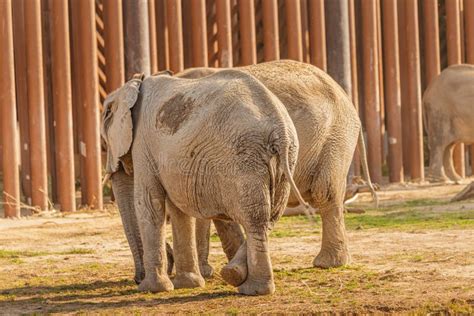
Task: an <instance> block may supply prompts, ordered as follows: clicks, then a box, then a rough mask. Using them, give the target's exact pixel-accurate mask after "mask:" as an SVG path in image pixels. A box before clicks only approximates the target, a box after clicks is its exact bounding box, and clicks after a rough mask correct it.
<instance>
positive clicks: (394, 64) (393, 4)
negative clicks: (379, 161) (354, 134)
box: [382, 0, 403, 182]
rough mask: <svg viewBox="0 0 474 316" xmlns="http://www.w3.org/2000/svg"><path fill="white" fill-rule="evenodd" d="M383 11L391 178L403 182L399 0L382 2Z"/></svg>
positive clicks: (392, 180)
mask: <svg viewBox="0 0 474 316" xmlns="http://www.w3.org/2000/svg"><path fill="white" fill-rule="evenodd" d="M382 11H383V53H384V55H385V58H384V71H385V89H386V90H385V105H386V111H387V132H388V165H389V181H390V182H403V152H402V117H401V95H400V64H399V56H398V14H397V0H384V1H383V2H382Z"/></svg>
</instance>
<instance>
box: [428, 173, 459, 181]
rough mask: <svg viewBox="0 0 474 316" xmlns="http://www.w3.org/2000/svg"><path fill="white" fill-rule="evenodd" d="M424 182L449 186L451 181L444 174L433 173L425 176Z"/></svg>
mask: <svg viewBox="0 0 474 316" xmlns="http://www.w3.org/2000/svg"><path fill="white" fill-rule="evenodd" d="M426 180H428V181H429V182H430V183H446V184H451V183H453V181H451V180H450V179H449V178H448V177H447V176H446V175H444V174H435V173H430V174H428V175H427V176H426Z"/></svg>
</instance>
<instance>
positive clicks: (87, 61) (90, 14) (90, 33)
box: [75, 0, 103, 209]
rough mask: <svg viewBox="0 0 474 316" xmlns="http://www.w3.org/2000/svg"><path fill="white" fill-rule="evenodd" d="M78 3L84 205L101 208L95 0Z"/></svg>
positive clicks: (81, 0)
mask: <svg viewBox="0 0 474 316" xmlns="http://www.w3.org/2000/svg"><path fill="white" fill-rule="evenodd" d="M75 1H78V5H79V12H78V16H79V21H80V29H79V31H80V34H79V45H80V46H79V49H80V56H81V58H82V63H83V64H84V65H87V67H83V69H82V71H81V74H82V78H81V79H82V80H81V82H80V86H81V99H82V107H81V111H82V112H83V113H82V115H83V116H82V123H83V124H82V127H83V129H84V134H83V136H84V144H83V146H82V152H81V154H82V156H84V159H85V174H86V179H85V180H86V185H87V195H86V201H87V205H89V206H90V207H92V208H97V209H102V205H103V203H102V179H101V162H100V160H101V153H100V136H99V90H98V76H97V68H98V64H97V40H96V31H95V8H94V6H95V1H94V0H80V1H79V0H75Z"/></svg>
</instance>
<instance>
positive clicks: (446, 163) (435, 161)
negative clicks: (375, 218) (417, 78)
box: [423, 65, 474, 182]
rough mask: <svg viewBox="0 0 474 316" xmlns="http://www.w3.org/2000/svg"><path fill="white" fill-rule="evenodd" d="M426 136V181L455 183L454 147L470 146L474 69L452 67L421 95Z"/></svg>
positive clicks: (473, 135) (473, 137)
mask: <svg viewBox="0 0 474 316" xmlns="http://www.w3.org/2000/svg"><path fill="white" fill-rule="evenodd" d="M423 119H424V125H425V129H426V132H427V134H428V146H429V149H430V166H429V171H428V179H430V180H433V181H449V180H452V181H456V182H457V181H459V180H461V177H460V176H459V175H458V174H457V173H456V170H455V169H454V164H453V150H454V146H455V145H456V144H459V143H474V124H473V122H474V66H473V65H453V66H450V67H448V68H446V69H445V70H443V71H442V72H441V74H440V75H439V76H438V77H437V78H435V79H434V80H433V81H432V82H431V83H430V85H429V86H428V88H427V89H426V91H425V93H424V95H423Z"/></svg>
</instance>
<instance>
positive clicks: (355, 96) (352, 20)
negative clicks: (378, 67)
mask: <svg viewBox="0 0 474 316" xmlns="http://www.w3.org/2000/svg"><path fill="white" fill-rule="evenodd" d="M355 25H356V13H355V3H354V0H349V42H350V44H349V45H350V52H351V86H352V94H351V98H352V103H353V104H354V107H355V108H356V110H357V113H359V87H358V79H357V37H356V26H355ZM353 169H354V176H360V153H359V148H358V147H357V148H356V150H355V152H354V159H353Z"/></svg>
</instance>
